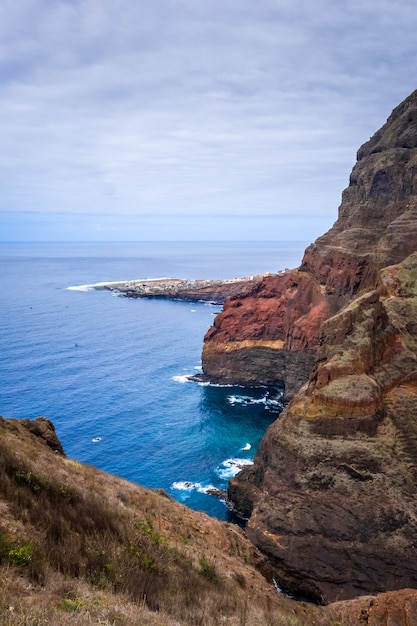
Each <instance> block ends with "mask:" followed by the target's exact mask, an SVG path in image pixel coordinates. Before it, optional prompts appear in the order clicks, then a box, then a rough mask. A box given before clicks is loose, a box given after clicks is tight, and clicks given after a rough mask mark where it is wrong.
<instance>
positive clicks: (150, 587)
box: [0, 418, 382, 626]
mask: <svg viewBox="0 0 417 626" xmlns="http://www.w3.org/2000/svg"><path fill="white" fill-rule="evenodd" d="M37 422H38V421H36V422H29V421H27V420H26V421H20V420H3V419H2V418H0V624H1V625H2V626H41V625H44V624H53V625H54V626H67V625H71V626H81V625H87V624H95V625H101V626H132V625H135V624H137V625H141V626H165V625H166V626H174V625H184V626H187V625H189V626H198V625H202V626H211V625H215V626H217V625H219V626H220V625H221V624H222V625H223V624H228V625H230V626H235V625H236V626H246V625H247V626H304V625H310V624H311V625H312V626H314V625H315V626H335V625H336V624H337V625H338V626H341V625H342V624H343V626H349V625H352V624H358V625H359V624H361V623H362V622H360V616H361V615H362V613H363V610H364V608H363V607H364V606H365V604H366V603H365V604H364V603H363V602H359V603H357V604H356V605H355V606H354V609H353V610H351V609H350V608H349V607H350V606H351V605H349V604H346V603H342V604H341V605H340V606H339V607H337V608H336V607H335V608H332V607H326V608H324V607H316V606H314V605H310V604H304V603H299V602H295V601H293V600H290V599H288V598H287V597H285V596H283V595H282V594H279V593H277V591H276V589H275V588H274V585H273V583H272V574H271V572H270V571H269V570H268V565H267V563H266V561H265V559H264V557H263V556H262V555H261V554H260V553H259V552H258V551H257V550H256V549H255V548H254V547H253V546H252V544H250V543H249V541H248V540H247V539H246V537H245V535H244V533H243V531H242V530H240V529H239V528H238V527H237V526H235V525H230V524H225V523H222V522H219V521H217V520H215V519H211V518H209V517H208V516H206V515H205V514H203V513H197V512H194V511H191V510H189V509H187V508H186V507H183V506H182V505H180V504H178V503H177V502H174V501H173V500H171V499H170V498H169V497H168V496H167V495H166V494H164V493H163V492H157V491H150V490H147V489H143V488H141V487H140V486H138V485H135V484H132V483H129V482H127V481H124V480H121V479H119V478H116V477H114V476H110V475H108V474H105V473H104V472H100V471H98V470H96V469H95V468H93V467H89V466H86V465H82V464H80V463H77V462H76V461H73V460H70V459H68V458H66V457H65V455H64V454H62V453H61V452H59V442H57V440H56V439H55V435H54V432H53V427H52V425H51V424H50V423H49V422H47V420H43V421H40V422H38V423H37ZM40 426H41V427H42V428H41V427H40ZM48 444H49V445H48ZM262 572H263V573H262ZM367 602H368V604H369V600H368V601H367ZM352 606H353V605H352ZM366 606H367V605H366ZM356 616H357V617H356ZM339 618H340V619H341V618H343V621H339ZM381 623H382V622H381Z"/></svg>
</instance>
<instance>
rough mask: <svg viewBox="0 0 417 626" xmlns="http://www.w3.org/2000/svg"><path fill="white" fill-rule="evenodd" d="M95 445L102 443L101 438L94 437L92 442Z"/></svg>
mask: <svg viewBox="0 0 417 626" xmlns="http://www.w3.org/2000/svg"><path fill="white" fill-rule="evenodd" d="M91 441H92V442H93V443H98V442H99V441H101V437H94V439H92V440H91Z"/></svg>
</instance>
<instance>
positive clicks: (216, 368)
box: [202, 91, 417, 399]
mask: <svg viewBox="0 0 417 626" xmlns="http://www.w3.org/2000/svg"><path fill="white" fill-rule="evenodd" d="M416 171H417V91H415V92H414V93H413V94H411V96H409V97H408V98H407V99H406V100H405V101H404V102H403V103H402V104H400V105H399V106H398V107H397V108H396V109H395V110H394V111H393V113H392V115H391V116H390V117H389V119H388V121H387V123H386V124H385V125H384V126H383V127H382V128H381V129H380V130H379V131H378V132H377V133H375V135H374V136H373V137H372V138H371V139H370V140H369V141H368V142H367V143H365V144H364V145H363V146H362V147H361V148H360V150H359V151H358V156H357V163H356V165H355V167H354V168H353V171H352V174H351V176H350V183H349V187H348V188H347V189H346V190H345V191H344V193H343V196H342V203H341V206H340V208H339V217H338V219H337V221H336V223H335V224H334V226H333V227H332V228H331V229H330V230H329V231H328V232H327V233H326V234H325V235H323V236H322V237H320V238H319V239H317V240H316V242H315V243H314V244H312V245H311V246H309V247H308V248H307V250H306V251H305V254H304V258H303V260H302V262H301V266H300V268H298V269H296V270H293V271H292V272H285V273H281V274H278V275H274V276H270V277H266V278H264V279H263V280H262V281H261V282H259V283H258V284H257V285H255V286H254V287H253V289H252V290H251V291H249V292H248V293H246V294H243V295H241V296H239V295H237V296H235V297H233V298H231V299H230V300H228V301H227V302H226V304H225V306H224V311H223V312H222V313H221V314H220V315H218V316H217V317H216V319H215V323H214V326H213V327H212V328H211V329H210V330H209V331H208V332H207V334H206V337H205V339H204V346H203V355H202V362H203V371H204V372H205V374H206V375H207V377H208V378H210V379H212V380H214V381H219V380H222V381H225V382H237V383H242V384H256V383H261V384H263V383H265V384H277V383H279V382H282V383H285V389H286V397H287V398H288V399H290V398H291V397H293V396H294V394H295V393H296V392H297V391H298V390H299V389H300V387H301V386H302V385H303V384H304V383H305V382H307V380H308V377H309V374H310V371H311V369H312V367H313V365H314V362H315V358H316V353H317V349H318V347H319V339H320V332H321V326H322V324H323V322H324V321H325V320H326V319H328V318H329V317H331V316H332V315H334V314H336V313H337V312H338V311H340V310H341V309H342V308H343V307H344V306H345V305H346V304H348V303H349V302H350V301H351V300H352V298H355V297H356V296H357V295H359V294H360V293H361V292H363V291H366V290H369V289H378V288H379V286H380V275H379V270H380V269H381V268H382V267H385V266H387V265H391V264H395V263H399V262H400V261H402V260H403V259H405V258H406V257H407V256H408V255H409V254H411V253H412V252H414V251H415V250H416V247H417V199H416V198H417V196H416V193H417V177H416Z"/></svg>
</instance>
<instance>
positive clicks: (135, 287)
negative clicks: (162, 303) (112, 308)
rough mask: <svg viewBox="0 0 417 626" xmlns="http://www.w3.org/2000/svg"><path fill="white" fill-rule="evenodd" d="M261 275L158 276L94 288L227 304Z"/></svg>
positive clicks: (128, 295)
mask: <svg viewBox="0 0 417 626" xmlns="http://www.w3.org/2000/svg"><path fill="white" fill-rule="evenodd" d="M261 278H262V276H261V275H258V276H244V277H242V278H229V279H225V280H209V279H207V280H205V279H198V280H186V279H180V278H158V279H146V280H131V281H127V282H119V283H103V284H100V285H96V286H94V288H95V289H99V290H103V289H105V290H108V291H115V292H117V293H119V294H120V295H122V296H125V297H127V298H161V299H172V300H187V301H190V302H199V301H203V302H213V303H215V304H223V303H224V301H225V300H226V299H227V298H230V297H232V296H235V295H237V294H241V293H246V292H247V291H249V290H250V289H251V288H252V287H253V286H254V285H255V284H256V283H257V282H258V281H259V280H261Z"/></svg>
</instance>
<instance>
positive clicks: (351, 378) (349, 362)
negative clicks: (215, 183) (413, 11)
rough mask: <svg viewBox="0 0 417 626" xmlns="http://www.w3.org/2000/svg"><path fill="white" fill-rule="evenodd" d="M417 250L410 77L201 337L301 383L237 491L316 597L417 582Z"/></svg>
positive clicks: (212, 357)
mask: <svg viewBox="0 0 417 626" xmlns="http://www.w3.org/2000/svg"><path fill="white" fill-rule="evenodd" d="M416 251H417V92H414V93H413V94H411V96H409V97H408V98H407V99H406V100H405V101H404V102H403V103H402V104H400V105H399V106H398V107H397V108H396V109H395V110H394V111H393V113H392V115H391V116H390V117H389V118H388V121H387V123H386V124H385V125H384V126H383V127H382V128H381V129H380V130H379V131H378V132H377V133H376V134H375V135H374V136H373V137H372V138H371V139H370V140H369V141H368V142H367V143H365V144H364V145H363V146H362V147H361V148H360V150H359V152H358V159H357V163H356V165H355V166H354V168H353V171H352V174H351V177H350V183H349V187H348V188H347V189H346V190H345V191H344V193H343V197H342V203H341V206H340V209H339V216H338V219H337V221H336V223H335V224H334V226H333V227H332V228H331V229H330V230H329V232H327V233H326V234H325V235H323V236H322V237H320V238H319V239H317V240H316V242H315V243H314V244H312V245H311V246H309V247H308V248H307V250H306V252H305V254H304V258H303V260H302V262H301V265H300V268H299V269H298V270H294V271H292V272H291V273H290V274H285V275H278V276H276V277H271V279H265V280H264V281H263V282H262V283H260V284H259V285H258V286H257V287H255V288H254V289H253V290H252V292H251V293H249V294H247V295H246V296H243V297H242V298H235V299H232V300H231V301H229V302H227V303H226V306H225V308H224V312H223V313H222V314H220V315H219V316H218V318H216V321H215V325H214V327H213V328H212V329H211V330H210V331H209V332H208V333H207V335H206V338H205V345H204V350H203V355H204V356H205V368H206V371H207V372H209V373H213V374H214V376H215V377H217V376H219V377H222V376H224V378H225V379H226V380H228V381H230V380H233V379H236V380H241V381H244V380H247V381H248V382H253V383H255V382H272V381H274V380H275V381H276V380H282V381H283V382H284V384H285V385H286V388H287V396H288V397H292V401H291V402H290V404H289V406H288V407H287V409H286V410H285V411H284V413H283V414H282V415H281V416H280V418H279V419H278V420H277V421H276V422H275V423H274V424H273V425H272V426H271V427H270V428H269V430H268V432H267V433H266V435H265V437H264V439H263V441H262V443H261V445H260V448H259V451H258V453H257V455H256V458H255V464H254V466H253V467H251V468H248V469H245V470H243V471H242V472H241V473H239V474H238V476H237V477H236V478H235V479H233V480H232V481H231V482H230V485H229V500H230V503H231V506H233V507H234V508H235V510H237V511H239V512H240V513H241V514H242V515H243V516H245V517H249V518H250V519H249V522H248V527H247V532H248V535H249V537H250V538H251V539H252V541H253V542H254V543H255V544H256V545H257V546H258V547H259V548H260V549H261V550H262V551H263V552H264V553H265V554H267V555H268V556H269V558H270V560H271V563H273V564H274V567H275V573H276V576H277V578H278V579H279V580H280V581H281V582H282V584H284V585H287V586H288V587H289V588H292V589H296V590H298V591H302V592H304V593H306V594H308V595H309V596H310V597H312V598H315V599H316V600H319V601H324V602H329V601H334V600H337V599H342V598H352V597H354V596H356V595H358V594H367V593H375V592H380V591H384V590H392V589H400V588H401V587H417V550H416V548H417V503H416V498H415V495H416V479H417V323H416V320H417V253H416ZM266 339H267V340H268V342H269V345H268V347H267V346H266V341H265V340H266ZM259 340H260V341H259ZM228 342H231V347H230V349H228V348H227V344H228ZM257 342H258V343H257ZM262 342H264V343H262ZM224 347H226V350H225V355H222V350H223V349H224ZM261 351H262V353H263V355H264V358H263V360H262V359H261V358H260V356H259V355H260V352H261ZM297 364H300V365H299V367H298V368H297ZM240 368H242V370H243V371H241V370H240Z"/></svg>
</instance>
